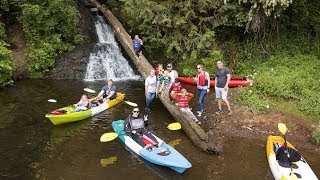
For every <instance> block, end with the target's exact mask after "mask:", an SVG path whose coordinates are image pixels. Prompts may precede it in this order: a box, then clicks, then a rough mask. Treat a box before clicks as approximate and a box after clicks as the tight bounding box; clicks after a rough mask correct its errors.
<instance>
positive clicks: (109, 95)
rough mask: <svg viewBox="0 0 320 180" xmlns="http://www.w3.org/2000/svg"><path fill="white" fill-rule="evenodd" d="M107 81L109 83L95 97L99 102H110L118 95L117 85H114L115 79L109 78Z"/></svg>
mask: <svg viewBox="0 0 320 180" xmlns="http://www.w3.org/2000/svg"><path fill="white" fill-rule="evenodd" d="M107 83H108V84H107V85H105V86H104V87H103V88H102V89H101V91H100V93H99V94H98V96H97V97H95V98H94V100H97V101H99V102H100V101H101V100H102V101H103V102H108V101H109V100H112V99H115V98H116V97H117V93H116V91H117V88H116V86H115V85H113V80H112V79H109V80H108V81H107Z"/></svg>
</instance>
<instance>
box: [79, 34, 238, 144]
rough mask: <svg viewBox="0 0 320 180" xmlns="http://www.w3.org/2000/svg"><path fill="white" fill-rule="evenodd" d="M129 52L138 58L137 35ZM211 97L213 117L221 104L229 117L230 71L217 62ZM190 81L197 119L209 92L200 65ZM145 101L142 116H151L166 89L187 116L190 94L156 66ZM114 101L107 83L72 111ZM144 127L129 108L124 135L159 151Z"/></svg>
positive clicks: (174, 74)
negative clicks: (213, 97)
mask: <svg viewBox="0 0 320 180" xmlns="http://www.w3.org/2000/svg"><path fill="white" fill-rule="evenodd" d="M133 48H134V51H135V54H136V55H137V56H138V57H139V56H140V54H141V50H142V48H143V41H142V40H141V39H140V38H139V36H138V35H135V38H134V40H133ZM214 73H215V77H216V78H215V93H216V98H217V100H218V107H219V109H218V111H217V112H216V114H221V113H223V111H222V102H225V103H226V105H227V107H228V115H229V116H231V115H232V114H233V112H232V110H231V106H230V103H229V101H228V99H227V96H228V88H229V87H228V85H229V82H230V79H231V74H230V70H229V69H228V68H226V67H224V66H223V63H222V62H221V61H217V69H216V70H215V72H214ZM194 81H195V82H196V84H197V95H198V111H197V116H198V117H201V116H202V114H203V112H204V100H205V97H206V95H207V93H209V92H210V75H209V73H208V72H207V71H205V70H204V67H203V65H201V64H199V65H197V74H196V75H195V77H194ZM144 84H145V97H146V108H145V111H146V112H151V110H150V109H151V103H152V101H153V99H154V98H155V97H158V95H161V92H162V90H163V88H168V89H169V97H168V98H169V99H170V100H171V101H172V102H173V103H176V105H177V107H178V108H180V110H181V111H182V112H186V113H191V114H193V113H192V112H191V109H190V108H189V100H190V99H191V98H192V97H193V96H194V95H193V94H192V93H189V92H187V90H186V89H185V88H183V87H182V85H181V83H180V81H179V78H178V72H177V71H176V70H174V69H173V66H172V64H168V65H167V66H166V70H164V68H163V65H162V64H158V67H157V68H156V70H153V69H152V70H150V74H149V76H148V77H147V78H146V80H145V83H144ZM114 98H116V87H115V86H114V85H113V81H112V80H111V79H109V80H108V81H107V85H105V86H104V87H103V88H102V89H101V91H100V93H99V94H98V96H96V97H95V98H92V99H91V100H89V99H88V97H87V96H86V95H83V96H82V97H81V99H80V101H79V102H78V103H77V104H76V105H75V106H76V108H75V109H74V110H73V111H74V112H76V111H81V110H86V109H87V108H90V106H91V105H92V104H94V102H97V103H98V104H99V103H103V102H107V101H109V100H111V99H114ZM196 123H198V124H201V122H200V121H199V120H197V119H196ZM147 126H148V116H147V115H145V116H143V115H142V114H140V110H139V108H138V107H135V108H133V110H132V114H131V115H129V116H128V118H126V120H125V131H126V132H127V133H128V134H129V135H130V136H131V137H132V138H133V139H134V140H135V141H136V142H137V143H138V144H140V145H141V146H142V147H144V148H146V149H150V148H152V147H153V146H158V147H160V146H161V144H159V142H158V141H157V139H156V138H155V137H154V136H153V135H152V134H151V133H150V132H149V131H148V130H147Z"/></svg>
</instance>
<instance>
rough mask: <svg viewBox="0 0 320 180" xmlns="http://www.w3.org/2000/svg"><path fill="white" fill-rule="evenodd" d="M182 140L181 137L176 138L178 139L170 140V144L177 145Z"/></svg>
mask: <svg viewBox="0 0 320 180" xmlns="http://www.w3.org/2000/svg"><path fill="white" fill-rule="evenodd" d="M180 141H181V139H176V140H173V141H170V142H169V143H168V144H169V145H170V146H171V147H175V146H176V145H178V144H180Z"/></svg>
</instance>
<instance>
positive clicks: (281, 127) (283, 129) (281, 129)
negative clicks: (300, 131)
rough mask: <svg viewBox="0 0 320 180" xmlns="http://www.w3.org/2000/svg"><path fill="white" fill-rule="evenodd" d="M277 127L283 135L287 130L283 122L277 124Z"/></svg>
mask: <svg viewBox="0 0 320 180" xmlns="http://www.w3.org/2000/svg"><path fill="white" fill-rule="evenodd" d="M278 129H279V131H280V132H281V133H282V134H283V135H284V134H286V132H287V130H288V128H287V126H286V125H285V124H283V123H279V124H278Z"/></svg>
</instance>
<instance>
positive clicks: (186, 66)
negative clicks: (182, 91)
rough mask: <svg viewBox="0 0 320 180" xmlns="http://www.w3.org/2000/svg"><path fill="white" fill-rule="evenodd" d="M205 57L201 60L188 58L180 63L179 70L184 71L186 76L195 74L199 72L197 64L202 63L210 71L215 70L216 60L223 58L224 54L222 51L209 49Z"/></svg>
mask: <svg viewBox="0 0 320 180" xmlns="http://www.w3.org/2000/svg"><path fill="white" fill-rule="evenodd" d="M207 52H208V53H207V55H206V56H205V58H202V59H200V60H196V59H191V58H190V59H186V60H184V61H182V62H180V63H179V67H178V70H179V71H180V70H182V73H183V74H184V75H186V76H194V75H195V74H196V73H197V70H196V66H197V64H202V65H203V66H204V69H205V70H206V71H208V72H213V69H214V68H215V66H216V62H217V61H218V60H221V59H222V57H223V55H222V52H221V51H207Z"/></svg>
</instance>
